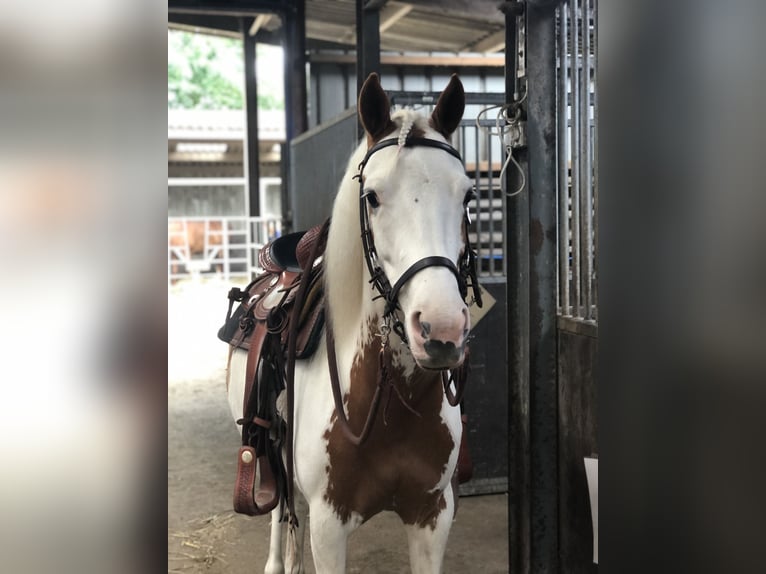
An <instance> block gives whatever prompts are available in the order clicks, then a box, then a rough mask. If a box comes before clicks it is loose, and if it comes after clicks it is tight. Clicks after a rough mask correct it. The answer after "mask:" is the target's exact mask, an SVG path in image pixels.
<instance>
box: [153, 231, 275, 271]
mask: <svg viewBox="0 0 766 574" xmlns="http://www.w3.org/2000/svg"><path fill="white" fill-rule="evenodd" d="M281 234H282V221H281V219H275V218H267V217H168V285H172V284H174V283H175V282H177V281H179V280H180V279H192V278H199V277H201V276H203V275H216V276H220V277H222V278H223V279H224V280H226V281H228V280H230V279H241V280H243V281H245V282H247V281H249V280H250V278H251V277H252V276H253V275H254V274H256V273H259V272H261V271H262V270H261V269H260V268H259V266H258V252H259V251H260V249H261V247H263V246H264V245H265V244H266V243H268V242H269V241H271V240H272V239H274V238H275V237H278V236H279V235H281Z"/></svg>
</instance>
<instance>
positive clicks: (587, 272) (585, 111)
mask: <svg viewBox="0 0 766 574" xmlns="http://www.w3.org/2000/svg"><path fill="white" fill-rule="evenodd" d="M589 4H590V0H582V11H581V16H580V18H581V19H580V22H581V24H580V31H581V33H582V71H581V73H580V89H581V90H582V92H581V94H582V95H581V98H580V103H581V105H582V109H581V110H580V120H581V122H582V123H581V126H580V142H581V144H582V150H581V152H580V158H581V162H582V169H581V171H580V175H581V177H582V183H581V185H580V190H581V201H582V208H581V212H580V215H581V217H582V235H583V238H582V250H583V254H582V262H583V269H582V280H583V305H584V309H583V311H584V313H583V318H584V319H590V318H591V314H592V313H591V304H592V301H591V278H592V276H593V271H592V269H593V250H592V248H593V237H592V235H591V230H592V223H593V215H592V211H593V196H592V193H593V188H592V183H593V177H592V175H591V165H592V162H591V147H590V143H591V138H590V125H591V123H590V16H589V14H590V10H589Z"/></svg>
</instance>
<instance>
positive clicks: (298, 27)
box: [284, 0, 308, 144]
mask: <svg viewBox="0 0 766 574" xmlns="http://www.w3.org/2000/svg"><path fill="white" fill-rule="evenodd" d="M284 15H285V19H286V21H285V26H284V28H285V46H284V59H285V114H286V117H285V138H286V139H287V142H288V144H289V142H290V141H291V140H292V139H293V138H295V137H297V136H299V135H300V134H302V133H303V132H305V131H306V130H307V129H308V111H307V110H308V100H307V89H306V0H290V3H289V6H288V7H287V9H286V10H285V12H284Z"/></svg>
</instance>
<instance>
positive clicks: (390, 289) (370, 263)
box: [325, 137, 482, 446]
mask: <svg viewBox="0 0 766 574" xmlns="http://www.w3.org/2000/svg"><path fill="white" fill-rule="evenodd" d="M393 145H399V140H398V139H397V138H392V139H387V140H383V141H381V142H379V143H378V144H376V145H374V146H373V147H371V148H370V149H369V150H368V151H367V154H366V155H365V156H364V159H363V160H362V162H361V163H360V164H359V173H358V174H357V175H356V176H354V177H355V178H358V179H359V223H360V227H361V233H362V246H363V248H364V258H365V261H366V262H367V268H368V270H369V272H370V283H371V284H372V285H373V287H374V288H375V290H377V292H378V293H379V295H378V296H379V297H382V298H383V299H384V300H385V302H386V306H385V310H384V312H383V320H384V325H385V326H386V331H385V332H383V333H382V337H381V347H380V351H379V353H378V363H379V364H378V380H377V387H376V389H375V394H374V395H373V398H372V403H371V405H370V410H369V411H368V413H367V419H366V420H365V423H364V426H363V427H362V432H361V434H359V435H355V434H354V432H353V431H352V430H351V427H350V425H349V423H348V419H347V417H346V412H345V409H344V407H343V398H342V397H341V391H340V376H339V373H338V362H337V358H336V355H335V334H334V332H333V329H332V321H331V320H328V321H327V323H326V325H325V335H326V337H327V363H328V366H329V369H330V383H331V387H332V392H333V399H334V401H335V412H336V413H337V416H338V421H339V422H340V427H341V429H342V431H343V434H345V435H346V438H347V439H348V440H349V441H351V443H353V444H355V445H357V446H358V445H360V444H362V443H363V442H364V441H365V440H367V437H368V436H369V434H370V431H371V429H372V424H373V421H374V420H375V417H376V415H377V411H378V406H379V404H380V399H381V395H382V391H383V388H384V387H388V388H389V390H392V389H393V384H392V383H391V382H390V381H389V380H388V366H387V364H386V359H385V356H386V348H387V346H388V330H389V329H390V330H393V331H394V332H395V333H396V334H397V335H398V336H399V337H400V338H401V340H402V342H403V343H404V344H405V345H408V341H407V336H406V333H405V330H404V325H403V324H402V322H401V321H400V320H399V318H398V317H397V315H396V312H397V310H400V309H401V308H400V306H399V292H400V291H401V289H402V287H403V286H404V284H405V283H406V282H407V281H409V280H410V279H412V277H414V276H415V274H417V273H419V272H420V271H422V270H423V269H426V268H428V267H446V268H447V269H449V270H450V271H451V272H452V274H453V275H454V276H455V279H456V280H457V283H458V288H459V289H460V294H461V296H462V297H463V299H464V300H465V298H466V297H467V296H468V287H469V285H470V287H471V289H472V291H473V302H475V303H476V304H477V305H478V306H479V307H481V306H482V300H481V290H480V288H479V282H478V280H477V279H476V252H475V251H474V250H473V248H472V247H471V243H470V241H469V238H468V227H469V226H470V224H471V220H470V217H469V216H468V206H467V202H466V206H465V212H464V214H463V226H462V227H463V240H464V242H465V248H464V250H463V253H462V254H461V255H460V258H459V261H458V264H457V265H455V263H453V262H452V260H451V259H448V258H447V257H442V256H438V255H433V256H429V257H424V258H422V259H419V260H418V261H416V262H415V263H413V264H412V265H410V267H409V268H408V269H407V270H406V271H405V272H404V273H402V275H401V277H399V279H397V281H396V283H394V285H393V286H391V281H389V279H388V277H387V276H386V272H385V271H384V270H383V267H382V266H381V265H380V263H379V260H378V252H377V250H376V248H375V240H374V237H373V233H372V228H371V227H370V217H369V213H368V211H367V206H366V205H365V200H366V194H365V191H364V180H363V175H364V168H365V166H366V165H367V162H368V160H369V159H370V157H371V156H372V155H373V154H374V153H375V152H377V151H379V150H381V149H383V148H387V147H390V146H393ZM415 146H423V147H431V148H436V149H441V150H443V151H446V152H447V153H449V154H450V155H451V156H453V157H455V158H457V159H458V160H460V161H461V163H462V158H461V157H460V153H458V151H457V150H456V149H455V148H453V147H452V146H451V145H449V144H446V143H442V142H439V141H436V140H430V139H426V138H421V137H408V138H407V139H406V140H405V143H404V147H415ZM391 323H393V326H392V327H388V325H390V324H391ZM467 376H468V357H467V356H466V358H465V360H464V361H463V364H462V365H461V366H460V367H459V368H458V369H455V370H454V371H453V372H452V373H451V375H449V376H448V375H447V372H446V370H444V371H442V372H441V378H442V384H443V386H444V393H445V395H446V398H447V402H448V403H449V404H450V405H452V406H453V407H454V406H457V405H458V404H459V403H460V400H461V399H462V396H463V391H464V390H465V382H466V379H467ZM453 381H454V382H455V391H454V392H453V391H452V389H451V384H452V382H453ZM405 406H407V405H405Z"/></svg>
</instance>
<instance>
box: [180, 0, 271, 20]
mask: <svg viewBox="0 0 766 574" xmlns="http://www.w3.org/2000/svg"><path fill="white" fill-rule="evenodd" d="M284 11H285V2H284V1H280V0H258V1H257V2H236V1H228V2H218V1H213V0H168V13H170V14H211V15H218V16H221V15H230V16H247V15H253V16H255V15H257V14H260V13H262V12H274V13H276V14H281V13H282V12H284Z"/></svg>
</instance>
